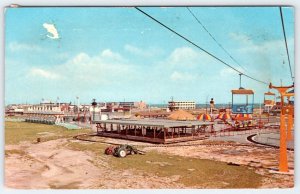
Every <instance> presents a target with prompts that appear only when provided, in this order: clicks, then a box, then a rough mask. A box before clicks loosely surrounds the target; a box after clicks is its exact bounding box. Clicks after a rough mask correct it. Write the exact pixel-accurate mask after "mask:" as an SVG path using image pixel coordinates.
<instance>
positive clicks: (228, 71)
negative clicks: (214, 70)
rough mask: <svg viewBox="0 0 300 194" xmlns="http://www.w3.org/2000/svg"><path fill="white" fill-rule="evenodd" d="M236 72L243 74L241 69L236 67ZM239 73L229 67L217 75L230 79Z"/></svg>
mask: <svg viewBox="0 0 300 194" xmlns="http://www.w3.org/2000/svg"><path fill="white" fill-rule="evenodd" d="M236 69H237V70H239V71H240V72H243V70H242V68H240V67H237V68H236ZM238 74H239V73H238V72H237V71H235V70H233V69H231V68H229V67H224V68H223V69H222V70H221V71H220V73H219V75H220V76H222V77H232V76H237V75H238Z"/></svg>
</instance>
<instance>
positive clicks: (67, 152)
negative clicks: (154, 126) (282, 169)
mask: <svg viewBox="0 0 300 194" xmlns="http://www.w3.org/2000/svg"><path fill="white" fill-rule="evenodd" d="M70 141H71V142H73V141H75V142H78V141H77V140H72V139H71V140H70V139H67V138H62V139H56V140H51V141H46V142H41V143H30V142H21V143H20V144H18V145H6V146H5V150H6V156H5V185H6V186H7V187H9V188H19V189H33V188H34V189H47V188H54V189H59V188H64V189H67V188H81V189H85V188H89V189H93V188H109V189H120V188H122V189H126V188H130V189H135V188H156V189H159V188H172V189H176V188H186V187H185V185H183V184H179V183H178V182H177V181H176V180H178V178H179V177H178V176H172V177H157V176H155V175H151V176H148V175H147V174H145V173H143V172H139V171H136V170H134V169H128V170H117V169H114V168H112V166H111V165H110V164H109V162H108V161H107V160H106V159H105V157H102V156H101V155H97V156H96V155H95V153H92V152H90V151H78V150H74V149H70V148H69V147H67V146H65V145H66V144H67V143H68V142H70ZM108 141H110V142H118V143H128V141H123V142H122V141H121V142H120V141H119V140H112V139H108ZM199 142H200V141H199ZM202 142H203V141H202ZM80 143H82V144H85V142H80ZM131 143H132V142H131ZM195 143H197V142H195ZM219 143H220V142H219ZM136 144H137V145H139V146H143V145H149V144H144V143H136ZM222 144H223V146H218V145H216V146H209V145H204V146H188V147H167V148H166V147H147V148H143V150H145V151H151V150H155V151H158V152H160V153H167V154H170V155H179V156H185V157H190V158H201V159H211V160H216V161H223V162H231V163H234V164H239V165H246V166H249V167H250V168H253V169H255V172H256V173H259V174H261V175H263V177H264V178H263V184H262V186H261V188H282V187H283V188H286V187H293V185H294V182H293V181H294V176H293V169H294V164H293V161H294V158H293V152H291V151H290V152H289V153H288V155H289V168H290V169H291V170H290V174H276V173H272V169H276V168H277V166H278V160H277V159H278V150H277V149H273V148H260V147H251V146H249V147H247V146H246V147H245V146H241V147H240V146H232V145H226V143H225V146H224V142H223V143H222ZM236 144H239V143H236ZM97 157H98V158H97ZM101 157H102V158H101ZM95 158H97V160H96V161H97V162H96V163H95V160H94V159H95ZM29 177H30V178H29Z"/></svg>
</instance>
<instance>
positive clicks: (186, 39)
mask: <svg viewBox="0 0 300 194" xmlns="http://www.w3.org/2000/svg"><path fill="white" fill-rule="evenodd" d="M135 9H136V10H138V11H139V12H141V13H142V14H144V15H146V16H147V17H149V18H150V19H152V20H154V21H155V22H157V23H158V24H160V25H161V26H163V27H165V28H166V29H168V30H169V31H171V32H173V33H174V34H176V35H177V36H179V37H181V38H182V39H184V40H185V41H187V42H189V43H190V44H192V45H194V46H195V47H197V48H198V49H200V50H202V51H203V52H205V53H206V54H208V55H210V56H211V57H213V58H215V59H216V60H218V61H220V62H221V63H223V64H224V65H226V66H227V67H229V68H231V69H233V70H234V71H236V72H238V73H240V74H242V75H244V76H245V77H248V78H249V79H252V80H254V81H257V82H259V83H262V84H265V85H269V84H268V83H267V82H264V81H261V80H258V79H256V78H254V77H252V76H249V75H247V74H245V73H243V72H241V71H239V70H238V69H236V68H235V67H233V66H231V65H229V64H228V63H226V62H225V61H223V60H222V59H220V58H218V57H216V56H215V55H213V54H212V53H210V52H208V51H207V50H205V49H203V48H202V47H200V46H199V45H197V44H196V43H194V42H192V41H191V40H189V39H188V38H186V37H185V36H183V35H181V34H179V33H178V32H176V31H175V30H173V29H171V28H170V27H168V26H166V25H165V24H163V23H162V22H160V21H158V20H157V19H155V18H154V17H152V16H151V15H149V14H148V13H146V12H144V11H143V10H141V9H139V8H138V7H135Z"/></svg>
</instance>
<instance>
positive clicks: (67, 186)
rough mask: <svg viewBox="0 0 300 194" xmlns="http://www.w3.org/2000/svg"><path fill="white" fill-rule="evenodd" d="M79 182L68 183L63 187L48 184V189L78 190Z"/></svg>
mask: <svg viewBox="0 0 300 194" xmlns="http://www.w3.org/2000/svg"><path fill="white" fill-rule="evenodd" d="M80 183H81V182H79V181H75V182H72V183H69V184H65V185H57V184H53V183H52V184H49V187H50V188H51V189H79V186H78V185H79V184H80Z"/></svg>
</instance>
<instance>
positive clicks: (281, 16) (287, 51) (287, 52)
mask: <svg viewBox="0 0 300 194" xmlns="http://www.w3.org/2000/svg"><path fill="white" fill-rule="evenodd" d="M279 11H280V18H281V25H282V31H283V36H284V42H285V48H286V54H287V57H288V62H289V67H290V73H291V78H292V81H293V82H294V77H293V73H292V67H291V62H290V55H289V49H288V45H287V40H286V34H285V28H284V21H283V15H282V7H281V6H280V7H279Z"/></svg>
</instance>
